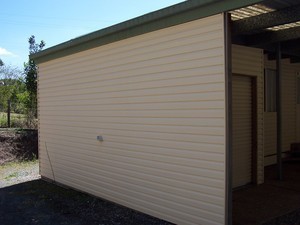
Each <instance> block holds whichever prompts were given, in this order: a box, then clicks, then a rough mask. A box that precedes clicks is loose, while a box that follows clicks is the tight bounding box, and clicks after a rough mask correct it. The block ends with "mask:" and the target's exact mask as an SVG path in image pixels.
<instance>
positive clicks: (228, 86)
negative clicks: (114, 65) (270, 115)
mask: <svg viewBox="0 0 300 225" xmlns="http://www.w3.org/2000/svg"><path fill="white" fill-rule="evenodd" d="M224 28H225V29H224V39H225V40H224V46H225V49H224V50H225V54H224V57H225V94H226V205H225V224H226V225H231V224H232V61H231V60H232V52H231V47H232V42H231V16H230V14H229V13H224Z"/></svg>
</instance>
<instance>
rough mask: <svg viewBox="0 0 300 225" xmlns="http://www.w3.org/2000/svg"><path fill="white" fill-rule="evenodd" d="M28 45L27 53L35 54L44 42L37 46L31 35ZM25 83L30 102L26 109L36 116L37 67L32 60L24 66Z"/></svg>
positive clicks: (42, 46)
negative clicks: (29, 109)
mask: <svg viewBox="0 0 300 225" xmlns="http://www.w3.org/2000/svg"><path fill="white" fill-rule="evenodd" d="M28 43H29V53H30V54H35V53H37V52H39V51H41V50H43V48H44V47H45V45H46V44H45V42H44V41H41V42H40V43H39V44H38V43H36V40H35V36H34V35H32V36H31V37H30V38H29V39H28ZM25 83H26V88H27V91H28V93H29V98H30V101H29V102H28V108H31V109H32V110H33V111H34V115H35V116H36V114H37V112H36V109H37V65H36V64H35V62H34V60H32V59H29V60H28V62H27V63H26V64H25Z"/></svg>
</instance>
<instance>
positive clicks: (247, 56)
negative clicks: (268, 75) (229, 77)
mask: <svg viewBox="0 0 300 225" xmlns="http://www.w3.org/2000/svg"><path fill="white" fill-rule="evenodd" d="M263 62H264V58H263V51H262V50H261V49H256V48H250V47H245V46H239V45H233V46H232V72H233V73H234V74H239V75H246V76H252V77H256V88H257V99H256V102H257V168H256V169H257V178H256V182H257V183H263V181H264V152H263V149H264V147H263V144H264V143H263V133H264V132H263V128H264V125H263V123H264V118H263V112H264V111H263V110H264V92H263V90H264V89H263V87H264V81H263V72H264V71H263V69H264V66H263Z"/></svg>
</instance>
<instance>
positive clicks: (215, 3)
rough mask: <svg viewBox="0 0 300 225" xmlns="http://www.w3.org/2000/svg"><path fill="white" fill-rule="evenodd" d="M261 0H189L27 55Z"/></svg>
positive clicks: (59, 52) (65, 50)
mask: <svg viewBox="0 0 300 225" xmlns="http://www.w3.org/2000/svg"><path fill="white" fill-rule="evenodd" d="M259 2H261V0H239V1H237V0H188V1H185V2H182V3H179V4H176V5H173V6H170V7H167V8H164V9H161V10H158V11H155V12H152V13H149V14H146V15H144V16H140V17H137V18H135V19H131V20H128V21H126V22H123V23H119V24H117V25H114V26H111V27H108V28H105V29H102V30H99V31H96V32H93V33H90V34H87V35H84V36H81V37H78V38H75V39H72V40H70V41H67V42H64V43H62V44H59V45H56V46H54V47H51V48H48V49H46V50H44V51H41V52H38V53H36V54H33V55H30V58H31V59H34V60H35V62H36V63H43V62H46V61H50V60H53V59H57V58H60V57H64V56H67V55H71V54H74V53H77V52H81V51H85V50H88V49H91V48H95V47H99V46H101V45H106V44H109V43H112V42H116V41H120V40H123V39H126V38H130V37H134V36H138V35H141V34H145V33H149V32H152V31H155V30H159V29H163V28H167V27H171V26H175V25H178V24H182V23H186V22H189V21H193V20H197V19H201V18H204V17H208V16H211V15H215V14H218V13H222V12H226V11H230V10H234V9H237V8H242V7H245V6H248V5H252V4H256V3H259Z"/></svg>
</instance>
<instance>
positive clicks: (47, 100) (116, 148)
mask: <svg viewBox="0 0 300 225" xmlns="http://www.w3.org/2000/svg"><path fill="white" fill-rule="evenodd" d="M223 45H224V37H223V16H222V15H216V16H213V17H209V18H205V19H201V20H197V21H193V22H189V23H185V24H182V25H178V26H174V27H171V28H167V29H163V30H159V31H155V32H152V33H148V34H145V35H141V36H137V37H134V38H130V39H126V40H123V41H119V42H116V43H112V44H109V45H106V46H102V47H98V48H95V49H91V50H88V51H85V52H81V53H77V54H74V55H70V56H67V57H63V58H60V59H56V60H53V61H49V62H46V63H42V64H40V65H39V68H40V73H39V103H40V105H39V114H40V158H41V173H42V175H43V176H45V177H48V178H50V179H53V177H52V171H51V165H52V168H53V172H54V176H55V179H56V181H58V182H60V183H63V184H66V185H69V186H71V187H74V188H77V189H80V190H83V191H86V192H89V193H92V194H94V195H97V196H100V197H103V198H106V199H108V200H111V201H114V202H117V203H119V204H123V205H125V206H128V207H131V208H134V209H136V210H140V211H142V212H145V213H148V214H151V215H153V216H156V217H159V218H162V219H165V220H168V221H171V222H174V223H177V224H224V221H225V217H224V212H225V83H224V82H225V77H224V71H225V69H224V67H225V66H224V46H223ZM98 135H102V136H103V139H104V141H103V142H98V141H97V140H96V137H97V136H98ZM46 151H48V153H49V156H50V159H51V163H50V162H49V157H48V154H47V152H46Z"/></svg>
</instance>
